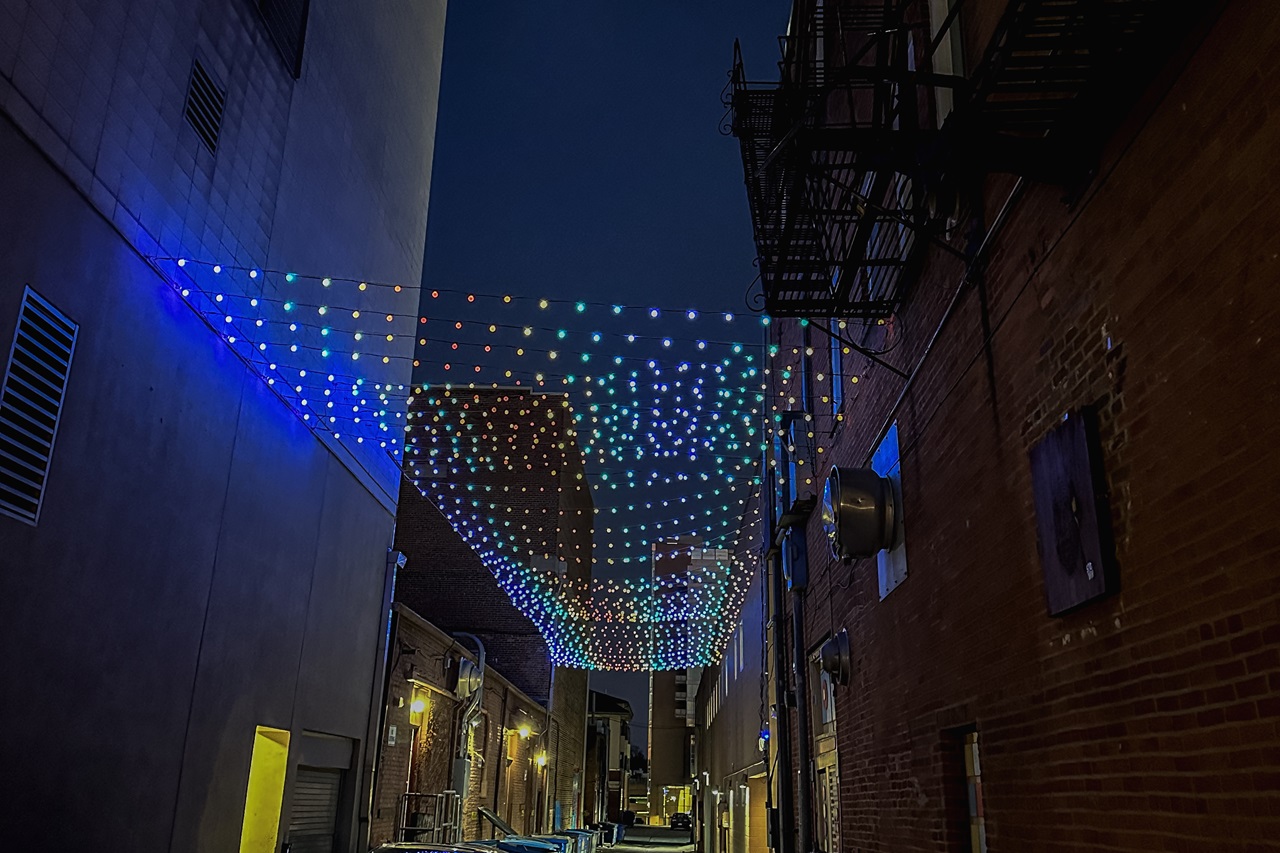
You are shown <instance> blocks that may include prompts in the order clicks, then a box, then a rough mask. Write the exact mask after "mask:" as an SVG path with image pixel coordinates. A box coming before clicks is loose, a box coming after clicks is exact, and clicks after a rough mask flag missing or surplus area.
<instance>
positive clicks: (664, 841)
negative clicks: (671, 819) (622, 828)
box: [609, 826, 693, 853]
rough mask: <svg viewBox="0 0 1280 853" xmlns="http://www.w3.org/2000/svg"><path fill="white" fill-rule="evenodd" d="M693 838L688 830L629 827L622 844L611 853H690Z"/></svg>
mask: <svg viewBox="0 0 1280 853" xmlns="http://www.w3.org/2000/svg"><path fill="white" fill-rule="evenodd" d="M692 850H693V837H692V835H691V834H690V832H689V831H688V830H687V829H671V828H669V827H665V826H628V827H627V834H626V835H625V836H624V837H623V839H622V842H621V843H619V844H616V845H614V846H613V847H611V848H609V851H610V853H690V851H692Z"/></svg>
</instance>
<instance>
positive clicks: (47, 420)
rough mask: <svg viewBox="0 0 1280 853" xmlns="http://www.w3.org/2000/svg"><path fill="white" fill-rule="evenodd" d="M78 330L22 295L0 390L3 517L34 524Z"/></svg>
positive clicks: (41, 302)
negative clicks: (7, 365)
mask: <svg viewBox="0 0 1280 853" xmlns="http://www.w3.org/2000/svg"><path fill="white" fill-rule="evenodd" d="M78 329H79V327H78V326H77V325H76V324H75V323H73V322H71V320H70V319H68V318H67V316H66V315H65V314H63V313H62V312H61V311H59V310H58V309H57V308H54V307H53V305H51V304H50V303H49V302H47V301H46V300H45V299H43V298H42V297H41V296H40V295H39V294H37V293H36V292H35V291H34V290H32V289H31V288H29V287H28V288H27V289H26V291H25V292H24V293H23V295H22V308H21V309H20V310H19V312H18V327H17V330H16V331H15V332H14V335H13V347H12V349H11V350H10V351H9V367H8V371H7V372H6V373H5V378H4V387H3V390H0V513H2V514H4V515H7V516H10V517H11V518H17V519H20V520H22V521H26V522H29V523H31V524H35V523H36V522H37V521H38V520H39V518H40V507H41V504H42V503H43V501H44V487H45V482H46V480H47V479H48V476H49V463H50V460H51V459H52V457H53V441H54V439H55V438H56V437H57V434H58V422H59V420H60V419H61V416H62V401H63V397H64V396H65V394H66V391H67V379H68V376H69V375H70V372H71V355H72V353H73V352H75V348H76V334H77V331H78Z"/></svg>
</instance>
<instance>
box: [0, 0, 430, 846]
mask: <svg viewBox="0 0 1280 853" xmlns="http://www.w3.org/2000/svg"><path fill="white" fill-rule="evenodd" d="M444 7H445V4H444V2H443V0H427V1H426V2H421V3H412V4H407V3H396V2H374V3H363V2H354V0H323V2H322V0H316V2H312V3H293V4H285V3H275V2H265V0H264V2H260V3H259V2H253V0H237V2H231V3H222V2H218V3H213V2H194V3H192V2H164V1H163V0H161V2H133V0H120V2H112V3H83V2H74V0H65V2H64V0H41V2H27V0H4V2H0V152H2V153H0V163H3V167H0V199H3V203H2V204H0V220H2V221H3V228H0V337H2V338H3V339H4V340H5V341H6V342H9V341H12V342H13V344H12V347H11V352H10V357H9V362H8V365H7V368H6V373H5V376H6V379H5V385H4V389H3V396H2V397H0V445H2V447H3V449H0V456H3V461H2V462H0V482H2V483H3V485H2V486H0V490H2V491H3V492H4V496H3V497H2V498H0V506H2V509H0V538H3V540H4V541H5V548H4V557H3V558H0V565H2V566H3V571H0V643H2V644H3V646H4V648H5V649H6V650H7V651H6V654H5V656H4V661H3V663H0V678H2V679H3V681H4V683H5V685H6V701H4V702H3V703H0V722H2V723H3V725H4V728H5V730H6V731H8V732H10V733H12V734H13V736H12V737H9V738H7V739H6V744H5V746H4V747H3V748H2V752H3V761H4V764H5V768H6V770H5V773H4V776H3V778H4V782H3V783H2V787H3V799H4V801H5V803H6V811H7V813H8V814H9V815H11V817H10V818H9V819H7V820H6V822H5V823H6V825H5V829H4V832H3V835H4V837H5V842H6V846H9V847H13V848H22V847H27V846H37V845H38V846H44V847H48V848H50V849H72V848H74V847H78V846H82V845H84V844H90V845H91V846H93V847H95V848H97V849H101V850H120V851H126V850H174V851H177V850H182V851H196V850H211V851H212V850H218V851H226V850H236V849H239V850H242V851H249V850H253V851H273V850H277V849H279V848H280V847H281V846H283V845H285V844H289V845H291V849H293V850H294V851H301V850H350V849H355V848H356V847H357V846H360V845H362V844H363V843H364V841H365V839H366V838H367V835H368V820H369V814H368V811H369V809H368V802H369V800H368V793H369V784H370V780H371V775H372V767H371V763H372V762H373V761H374V758H375V754H374V751H373V750H370V749H369V748H368V744H369V742H370V739H371V737H372V736H373V735H374V734H375V733H373V732H371V731H370V729H371V723H372V720H373V718H374V717H375V716H376V715H375V714H373V711H374V709H375V707H376V702H375V691H374V690H373V689H372V685H373V683H375V682H376V681H377V680H378V679H377V677H376V671H377V669H378V666H379V661H380V660H381V651H382V650H381V648H380V645H381V642H380V641H381V638H382V636H383V634H384V630H385V621H386V613H387V608H388V602H387V599H388V597H389V594H390V577H391V573H392V571H393V567H394V561H389V559H388V552H389V549H390V547H391V545H392V533H393V526H394V518H395V498H396V491H395V488H396V481H397V478H398V472H397V466H396V465H395V463H394V462H391V461H390V460H388V459H387V457H386V452H387V451H389V450H393V449H395V447H394V445H396V443H395V442H394V441H392V440H391V439H390V438H388V439H386V440H385V443H386V444H387V447H379V446H378V443H379V442H378V441H370V442H367V443H366V442H364V441H359V442H358V441H356V440H355V438H354V434H353V433H352V432H351V431H349V430H348V429H347V428H346V425H348V424H350V423H351V422H352V421H351V418H350V416H349V415H347V414H346V413H344V412H342V411H340V410H339V411H337V412H335V414H334V416H333V417H334V420H333V421H332V422H330V421H328V420H327V419H326V423H332V424H336V426H333V427H332V428H329V427H324V428H321V427H320V425H319V417H318V416H317V415H310V416H309V415H308V413H309V412H313V411H317V410H318V407H319V406H320V404H319V403H316V402H315V400H313V401H312V402H313V404H314V405H313V406H312V407H310V408H309V407H308V406H307V405H306V403H305V401H301V397H302V395H306V394H308V393H309V390H310V389H311V388H313V387H314V388H318V387H319V385H323V384H326V382H327V383H328V385H326V387H329V385H332V387H341V386H342V385H343V384H344V383H347V384H348V391H347V393H351V388H353V387H354V386H355V383H356V380H355V379H354V378H352V377H353V376H354V374H352V373H351V371H352V368H350V367H346V366H345V364H346V363H344V365H343V366H338V367H335V368H333V369H332V372H333V373H334V374H335V376H330V377H328V379H327V380H326V379H325V378H324V375H323V373H321V375H319V376H313V377H311V378H310V379H307V380H303V379H302V378H300V377H299V375H298V373H297V370H298V369H299V367H300V365H305V366H307V367H309V366H310V365H311V364H312V363H314V362H313V359H318V358H319V356H318V355H317V354H316V353H313V352H311V351H310V350H308V349H307V348H306V344H307V341H306V339H305V336H306V334H309V332H307V331H306V330H302V331H299V330H298V329H289V328H288V326H289V321H281V320H279V319H278V317H277V316H276V314H274V313H269V309H270V311H277V312H278V311H281V310H283V311H287V310H289V307H288V306H290V305H292V301H293V300H297V301H298V303H299V304H301V303H302V302H304V301H305V302H312V303H314V300H315V298H316V297H315V294H316V293H318V292H320V288H321V284H320V280H319V278H318V277H317V278H314V279H313V278H306V277H305V275H304V278H299V274H311V273H314V274H315V275H316V276H320V275H332V276H335V277H337V276H342V277H346V278H349V279H352V280H354V279H360V280H368V281H378V282H388V283H390V282H394V283H396V287H395V289H393V288H392V287H390V286H387V287H377V288H372V289H369V290H368V292H363V291H356V289H355V284H354V283H352V284H350V292H348V293H344V296H343V299H344V300H346V301H345V302H344V304H346V305H347V306H348V307H349V308H351V309H356V310H358V309H363V310H365V311H367V312H370V313H371V314H376V315H378V316H381V315H383V314H385V315H388V316H391V315H393V314H394V315H397V316H399V315H408V316H412V313H413V312H414V310H415V305H416V301H417V295H416V292H417V289H418V284H419V281H420V279H421V273H422V250H423V241H424V237H425V227H426V211H427V198H428V191H429V179H430V168H431V153H432V145H433V138H434V128H435V104H436V93H437V91H438V86H439V72H440V58H441V48H442V39H443V28H444V18H445V8H444ZM178 259H182V260H183V261H184V263H183V264H179V263H178ZM274 271H279V272H274ZM286 271H287V272H286ZM344 286H346V285H344ZM215 296H216V299H215ZM205 299H207V300H208V302H207V303H206V302H205V301H203V300H205ZM215 304H217V305H221V306H224V309H223V310H222V311H219V312H218V314H219V315H220V314H225V315H226V317H225V320H224V319H223V317H222V316H215V314H214V311H213V310H212V309H211V308H210V307H209V306H212V305H215ZM250 305H252V306H253V310H250V308H249V306H250ZM231 306H235V307H234V308H233V307H231ZM255 316H256V317H257V318H258V319H259V320H262V319H263V318H264V317H266V318H268V319H266V320H264V321H263V323H259V324H256V325H255V322H254V317H255ZM297 322H299V323H301V322H304V321H302V320H301V319H299V320H298V321H297ZM407 322H411V321H407ZM384 325H386V329H385V331H387V333H388V334H392V335H395V334H398V333H399V331H401V329H400V325H399V324H397V323H391V324H384ZM241 329H244V330H246V331H245V332H243V333H242V332H240V331H231V330H241ZM379 331H380V332H381V331H384V330H383V329H381V328H380V329H379ZM405 331H407V330H405ZM316 334H318V331H317V332H316ZM411 334H412V333H411V332H409V334H408V335H404V336H401V342H397V343H391V344H389V345H388V346H387V347H386V348H385V353H386V361H385V362H382V361H381V360H380V359H379V360H378V361H377V362H376V363H375V364H370V365H369V367H368V370H363V371H362V373H361V374H360V375H361V376H363V377H367V378H368V379H367V381H369V382H370V383H371V384H373V383H377V384H378V385H379V386H384V385H385V386H390V385H393V384H398V383H407V382H408V381H409V371H410V362H411V358H412V338H411ZM258 336H261V337H260V338H259V337H258ZM248 339H252V340H254V341H255V342H256V341H258V340H260V341H261V346H262V349H259V350H256V352H255V353H251V352H249V350H248V348H247V346H246V343H247V340H248ZM290 341H294V343H292V344H291V343H290ZM291 346H293V347H294V349H290V347H291ZM349 361H350V359H349V358H348V362H347V363H349ZM369 361H372V360H369ZM291 370H292V371H293V372H292V373H290V372H289V371H291ZM286 376H287V377H288V381H287V382H285V381H282V378H283V377H286ZM317 383H318V384H317ZM295 387H296V388H297V389H301V390H297V391H295V390H293V389H294V388H295ZM318 393H319V392H318ZM316 399H317V400H319V399H321V398H316ZM364 402H365V401H364V400H360V401H359V403H357V406H362V405H364ZM388 417H389V416H388ZM388 434H394V429H392V428H389V429H388Z"/></svg>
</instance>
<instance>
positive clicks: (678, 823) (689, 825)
mask: <svg viewBox="0 0 1280 853" xmlns="http://www.w3.org/2000/svg"><path fill="white" fill-rule="evenodd" d="M671 828H672V829H688V830H692V829H693V818H692V817H690V816H689V815H688V814H686V813H685V812H676V813H675V814H673V815H672V816H671Z"/></svg>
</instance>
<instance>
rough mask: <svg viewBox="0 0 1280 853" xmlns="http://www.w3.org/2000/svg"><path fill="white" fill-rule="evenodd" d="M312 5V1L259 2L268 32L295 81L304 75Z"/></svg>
mask: <svg viewBox="0 0 1280 853" xmlns="http://www.w3.org/2000/svg"><path fill="white" fill-rule="evenodd" d="M310 5H311V0H258V11H259V12H260V13H261V14H262V20H263V22H264V23H265V24H266V25H267V32H268V33H270V34H271V40H272V41H274V42H275V43H276V49H277V50H279V51H280V58H281V59H283V60H284V64H285V65H286V66H287V67H288V69H289V73H290V74H292V75H293V77H294V79H295V80H296V79H297V78H298V77H300V76H301V75H302V42H303V41H304V40H305V37H306V35H307V11H308V8H309V7H310Z"/></svg>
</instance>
